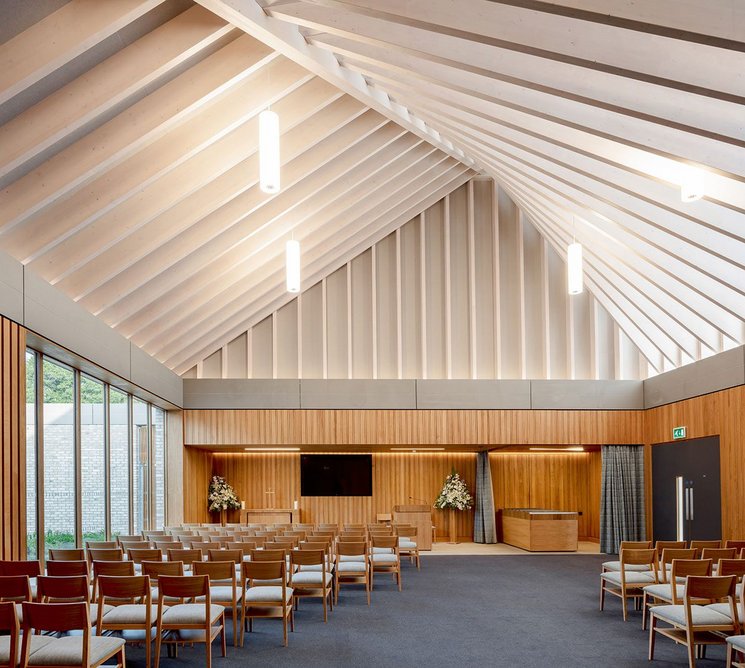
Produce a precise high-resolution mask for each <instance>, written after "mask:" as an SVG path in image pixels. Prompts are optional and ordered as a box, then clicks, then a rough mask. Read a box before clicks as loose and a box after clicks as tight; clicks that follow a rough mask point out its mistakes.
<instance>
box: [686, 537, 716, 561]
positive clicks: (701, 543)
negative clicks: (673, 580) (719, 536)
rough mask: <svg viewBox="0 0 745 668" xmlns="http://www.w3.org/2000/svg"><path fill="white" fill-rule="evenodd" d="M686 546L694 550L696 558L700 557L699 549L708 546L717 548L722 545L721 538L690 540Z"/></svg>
mask: <svg viewBox="0 0 745 668" xmlns="http://www.w3.org/2000/svg"><path fill="white" fill-rule="evenodd" d="M688 547H690V548H692V549H694V550H696V558H697V559H699V558H700V557H701V551H702V550H703V549H704V548H705V547H709V548H718V547H722V541H721V540H692V541H691V542H690V543H689V544H688Z"/></svg>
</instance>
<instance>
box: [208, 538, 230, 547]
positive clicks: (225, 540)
mask: <svg viewBox="0 0 745 668" xmlns="http://www.w3.org/2000/svg"><path fill="white" fill-rule="evenodd" d="M231 540H232V538H231V537H230V536H210V543H212V547H215V545H225V543H229V542H230V541H231Z"/></svg>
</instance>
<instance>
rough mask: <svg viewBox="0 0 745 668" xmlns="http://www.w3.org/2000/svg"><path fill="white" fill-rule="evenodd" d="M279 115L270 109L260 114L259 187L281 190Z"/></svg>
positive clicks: (272, 191)
mask: <svg viewBox="0 0 745 668" xmlns="http://www.w3.org/2000/svg"><path fill="white" fill-rule="evenodd" d="M279 164H280V163H279V116H277V114H275V113H274V112H273V111H269V109H265V110H264V111H262V112H261V113H260V114H259V187H260V188H261V190H262V191H263V192H265V193H269V194H274V193H278V192H279Z"/></svg>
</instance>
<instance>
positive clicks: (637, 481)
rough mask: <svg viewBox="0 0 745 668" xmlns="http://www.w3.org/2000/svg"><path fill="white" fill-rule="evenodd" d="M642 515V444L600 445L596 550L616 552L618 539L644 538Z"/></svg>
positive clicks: (608, 552) (644, 530)
mask: <svg viewBox="0 0 745 668" xmlns="http://www.w3.org/2000/svg"><path fill="white" fill-rule="evenodd" d="M644 516H645V508H644V446H641V445H604V446H603V448H602V480H601V487H600V551H601V552H605V553H607V554H616V553H618V547H619V545H620V543H621V541H622V540H646V527H645V519H644Z"/></svg>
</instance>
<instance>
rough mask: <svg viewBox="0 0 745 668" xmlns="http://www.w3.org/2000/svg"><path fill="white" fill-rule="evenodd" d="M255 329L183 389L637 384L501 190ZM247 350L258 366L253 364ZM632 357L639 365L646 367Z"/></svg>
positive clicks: (382, 243)
mask: <svg viewBox="0 0 745 668" xmlns="http://www.w3.org/2000/svg"><path fill="white" fill-rule="evenodd" d="M300 300H302V302H303V308H302V309H301V308H299V303H300ZM322 304H326V309H325V311H324V309H323V308H322ZM306 307H307V308H306ZM324 314H325V317H324ZM264 316H265V317H264ZM257 317H262V318H263V319H261V320H247V321H246V323H245V327H246V331H245V332H243V333H242V334H239V335H238V336H237V337H236V338H235V339H233V340H232V341H230V342H228V341H224V342H221V345H219V346H218V345H216V346H215V351H214V352H213V353H212V354H210V355H209V356H208V357H207V358H205V359H204V360H202V361H201V362H200V363H198V364H197V365H196V366H194V367H193V368H192V369H190V370H188V371H186V372H185V373H184V377H187V378H197V377H199V378H273V377H274V378H301V377H302V378H430V379H435V378H554V379H561V378H565V379H567V378H584V379H588V378H595V377H599V378H614V377H615V378H618V379H630V378H636V377H637V376H638V374H639V363H638V360H639V353H638V351H637V350H636V348H635V346H634V345H633V344H632V343H631V342H630V341H629V340H628V337H627V336H626V335H625V334H624V333H623V332H621V331H620V330H614V329H613V328H612V327H610V325H609V323H611V322H612V321H611V319H610V316H608V314H607V312H606V311H605V310H604V309H603V308H602V307H601V306H600V304H599V303H597V302H595V301H594V300H592V299H591V297H590V296H589V294H588V293H587V292H585V293H583V294H582V295H578V296H575V297H571V298H570V297H569V296H568V295H567V290H566V267H565V264H564V260H563V258H562V257H561V256H560V254H559V253H557V251H556V249H555V248H554V247H553V246H552V245H551V244H549V243H546V242H545V240H544V239H543V238H542V237H541V235H540V234H539V231H538V229H537V228H536V226H534V225H533V222H532V221H531V219H530V217H529V216H527V215H526V214H525V213H524V212H522V211H521V210H520V209H519V208H518V207H517V206H516V205H515V203H514V202H513V201H512V200H511V199H510V198H509V197H508V195H507V193H506V192H505V191H504V190H503V189H500V188H499V187H498V186H497V185H496V184H495V183H494V182H493V181H492V180H491V179H484V178H475V179H472V180H471V181H469V182H467V183H465V184H464V185H462V186H460V187H459V188H456V189H455V190H454V191H453V192H452V193H450V194H449V195H447V196H446V197H444V198H443V199H441V200H440V201H439V202H436V203H435V204H433V205H432V206H430V207H429V208H427V209H426V210H425V211H423V212H422V213H421V214H420V215H418V216H416V217H415V218H412V219H411V220H410V221H408V222H407V223H405V224H404V225H402V226H401V227H399V228H398V229H397V230H395V231H393V232H391V233H390V234H389V235H388V236H386V237H383V238H382V239H380V240H379V241H377V242H376V243H375V244H374V245H372V246H371V247H370V248H368V249H366V250H363V251H362V252H360V253H359V254H358V255H357V256H356V257H354V258H352V259H351V260H349V261H348V262H345V264H343V265H342V266H340V267H339V268H338V269H337V270H336V271H334V272H332V273H331V274H329V275H328V276H327V277H326V278H325V279H323V280H322V281H320V282H318V283H316V284H315V285H312V286H309V287H307V288H306V289H305V290H304V292H303V293H302V294H301V295H300V296H298V297H297V298H295V299H293V300H291V301H289V302H288V303H287V304H285V305H284V306H282V307H280V308H279V309H278V310H277V311H275V312H274V313H270V314H268V315H267V314H266V313H264V314H262V315H261V316H257ZM249 339H250V340H251V348H252V356H253V360H250V359H247V357H246V354H245V352H244V351H245V350H246V345H247V344H246V341H247V340H249ZM298 349H302V351H303V354H302V358H301V357H300V356H299V355H298ZM597 351H605V352H604V356H603V357H602V358H600V357H599V356H598V355H597V354H596V353H597ZM549 354H550V359H549ZM593 355H595V357H598V359H596V360H595V361H593V359H592V357H593ZM622 356H623V358H624V359H626V358H632V360H633V359H634V358H636V361H637V363H636V365H635V366H634V365H633V364H628V363H623V360H622ZM272 360H276V361H277V364H274V365H272V364H271V361H272Z"/></svg>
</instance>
